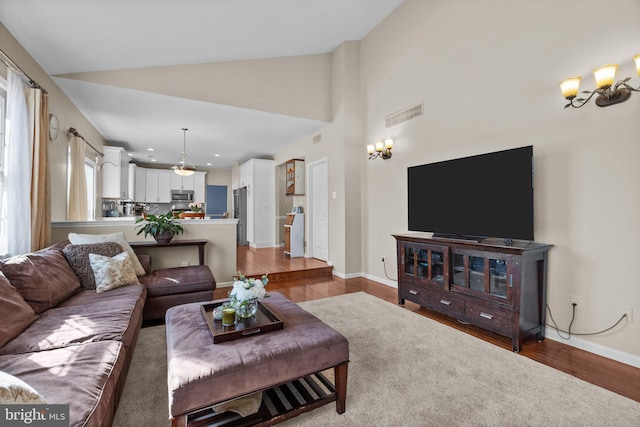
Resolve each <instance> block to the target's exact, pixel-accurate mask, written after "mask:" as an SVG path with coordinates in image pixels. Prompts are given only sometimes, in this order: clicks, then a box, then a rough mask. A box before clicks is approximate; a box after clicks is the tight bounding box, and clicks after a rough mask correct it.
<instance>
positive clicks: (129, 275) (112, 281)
mask: <svg viewBox="0 0 640 427" xmlns="http://www.w3.org/2000/svg"><path fill="white" fill-rule="evenodd" d="M89 263H90V264H91V269H92V270H93V275H94V276H95V279H96V292H98V293H100V292H105V291H109V290H111V289H115V288H119V287H121V286H126V285H134V284H139V283H140V282H138V276H136V272H135V270H134V269H133V265H132V264H131V258H130V257H129V254H128V253H126V252H122V253H121V254H118V255H116V256H114V257H111V258H109V257H108V256H104V255H98V254H89Z"/></svg>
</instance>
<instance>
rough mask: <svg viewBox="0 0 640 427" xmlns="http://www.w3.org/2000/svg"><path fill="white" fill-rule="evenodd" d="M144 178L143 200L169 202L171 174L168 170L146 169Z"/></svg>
mask: <svg viewBox="0 0 640 427" xmlns="http://www.w3.org/2000/svg"><path fill="white" fill-rule="evenodd" d="M145 175H146V179H145V186H146V188H145V200H144V201H145V202H148V203H171V175H175V174H174V173H173V172H172V171H170V170H164V169H147V170H146V174H145Z"/></svg>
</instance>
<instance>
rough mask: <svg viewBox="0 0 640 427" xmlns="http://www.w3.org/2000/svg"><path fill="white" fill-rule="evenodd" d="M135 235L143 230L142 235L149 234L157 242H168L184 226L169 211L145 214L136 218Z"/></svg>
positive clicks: (182, 230) (182, 229)
mask: <svg viewBox="0 0 640 427" xmlns="http://www.w3.org/2000/svg"><path fill="white" fill-rule="evenodd" d="M136 224H138V225H136V228H137V229H138V232H137V233H136V234H137V235H140V233H142V232H144V237H147V235H149V234H151V236H153V238H154V239H156V242H158V243H169V242H170V241H171V239H173V236H175V235H176V234H180V233H183V232H184V228H182V225H180V222H178V221H177V220H176V219H175V218H174V217H173V212H171V211H169V212H167V213H166V214H164V215H146V216H145V217H143V218H138V219H137V220H136Z"/></svg>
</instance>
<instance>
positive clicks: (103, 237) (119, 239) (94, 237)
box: [68, 231, 145, 276]
mask: <svg viewBox="0 0 640 427" xmlns="http://www.w3.org/2000/svg"><path fill="white" fill-rule="evenodd" d="M68 239H69V241H70V242H71V243H73V244H74V245H82V244H85V243H104V242H116V243H119V244H120V246H122V249H124V251H125V252H127V253H128V254H129V256H130V257H131V263H132V264H133V268H134V269H135V271H136V274H137V275H138V276H142V275H143V274H145V271H144V267H143V266H142V264H140V260H139V259H138V257H137V256H136V253H135V252H134V251H133V248H132V247H131V246H130V245H129V242H127V239H125V237H124V233H123V232H122V231H120V232H118V233H112V234H77V233H69V235H68Z"/></svg>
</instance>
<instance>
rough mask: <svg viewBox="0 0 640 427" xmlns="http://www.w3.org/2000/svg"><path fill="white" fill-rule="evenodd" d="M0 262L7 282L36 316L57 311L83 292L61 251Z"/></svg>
mask: <svg viewBox="0 0 640 427" xmlns="http://www.w3.org/2000/svg"><path fill="white" fill-rule="evenodd" d="M0 262H1V263H2V270H3V271H4V274H5V276H7V279H9V281H10V282H11V284H12V285H13V286H14V287H15V288H16V289H17V290H18V292H20V295H22V298H24V300H25V301H26V302H27V303H29V305H30V306H31V307H33V310H34V311H35V312H36V314H40V313H42V312H44V311H46V310H48V309H50V308H52V307H55V306H56V305H58V304H59V303H61V302H62V301H64V300H66V299H67V298H69V297H70V296H71V295H73V294H74V293H75V292H76V291H77V290H78V289H79V288H80V280H79V279H78V276H76V275H75V273H74V272H73V270H72V269H71V266H70V265H69V263H68V262H67V259H66V258H65V257H64V255H63V253H62V251H61V250H60V249H55V248H45V249H42V250H39V251H37V252H33V253H29V254H24V255H16V256H14V257H11V258H8V259H5V260H2V261H0Z"/></svg>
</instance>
